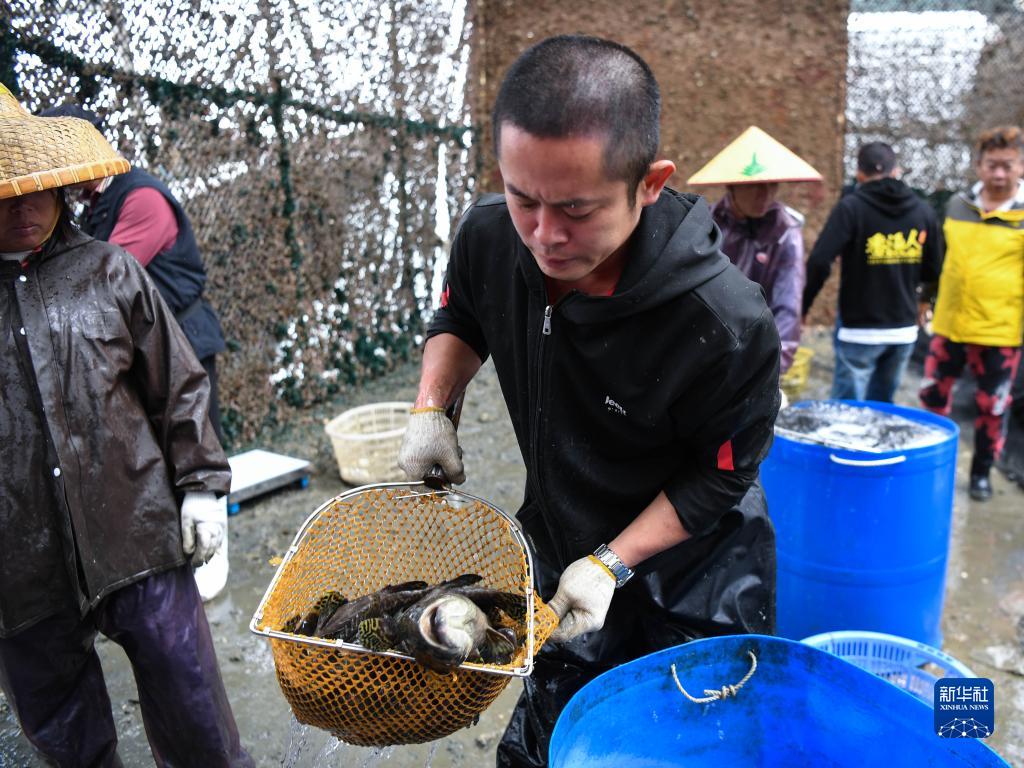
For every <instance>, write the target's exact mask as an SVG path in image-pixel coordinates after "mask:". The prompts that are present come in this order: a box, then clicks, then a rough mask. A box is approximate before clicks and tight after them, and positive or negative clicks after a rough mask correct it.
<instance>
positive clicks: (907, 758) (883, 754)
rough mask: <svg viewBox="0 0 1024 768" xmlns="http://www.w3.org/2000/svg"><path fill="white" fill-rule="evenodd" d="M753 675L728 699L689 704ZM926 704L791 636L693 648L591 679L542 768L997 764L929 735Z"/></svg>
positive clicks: (979, 751) (715, 641)
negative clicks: (749, 653) (750, 673)
mask: <svg viewBox="0 0 1024 768" xmlns="http://www.w3.org/2000/svg"><path fill="white" fill-rule="evenodd" d="M748 650H752V651H753V652H754V654H755V656H756V657H757V669H756V671H755V672H754V674H753V676H751V678H750V680H749V681H748V682H747V683H746V684H745V685H744V686H743V687H742V688H741V689H740V690H739V692H738V694H737V695H736V696H735V697H731V698H728V699H725V700H723V701H716V702H712V703H710V704H694V703H692V702H691V701H689V700H688V699H686V698H685V697H684V696H683V695H682V694H681V693H680V692H679V690H678V689H677V688H676V684H675V682H674V681H673V679H672V673H671V671H670V666H671V665H672V664H675V665H676V673H677V675H678V677H679V681H680V683H681V684H682V685H683V686H684V687H685V688H686V690H687V691H688V692H689V693H690V694H691V695H694V696H697V697H699V696H702V695H703V692H704V689H706V688H721V687H722V685H725V684H733V683H736V682H738V681H739V680H741V679H742V678H743V676H744V675H746V674H747V671H748V670H749V668H750V659H749V657H748V656H747V651H748ZM933 720H934V716H933V712H932V709H931V707H929V706H928V705H926V704H924V703H923V702H921V701H919V700H917V699H915V698H914V697H913V696H908V695H907V694H906V693H904V692H903V691H900V690H899V689H898V688H895V687H894V686H891V685H889V683H887V682H885V681H884V680H882V679H880V678H878V677H875V676H874V675H872V674H871V673H869V672H865V671H864V670H863V669H860V668H859V667H856V666H854V665H853V664H849V663H847V662H845V661H843V660H842V659H840V658H838V657H836V656H833V655H832V654H829V653H825V652H824V651H819V650H818V649H816V648H812V647H811V646H808V645H804V644H802V643H798V642H795V641H792V640H784V639H782V638H776V637H765V636H763V635H740V636H731V637H719V638H709V639H707V640H696V641H694V642H692V643H687V644H686V645H681V646H677V647H675V648H669V649H668V650H665V651H660V652H658V653H654V654H651V655H650V656H645V657H643V658H641V659H637V660H636V661H632V662H630V663H628V664H624V665H622V666H620V667H617V668H616V669H613V670H611V671H610V672H606V673H605V674H603V675H601V676H600V677H598V678H596V679H595V680H592V681H591V682H590V683H588V684H587V685H585V686H584V687H583V688H582V689H580V691H579V692H578V693H577V694H576V695H575V696H573V698H572V699H571V700H570V701H569V703H568V705H567V706H566V708H565V709H564V710H563V712H562V715H561V716H560V717H559V718H558V722H557V723H556V725H555V730H554V733H553V734H552V737H551V747H550V751H549V759H550V766H551V768H613V767H614V768H624V767H626V766H628V767H629V768H669V766H673V767H675V766H686V767H687V768H705V767H706V768H722V767H723V766H730V768H755V767H756V768H776V766H778V767H779V768H783V767H785V768H793V766H814V768H864V767H865V766H887V767H888V768H897V766H898V767H899V768H923V767H924V766H935V767H936V768H937V767H938V766H956V768H971V767H974V768H978V767H981V766H1006V765H1007V763H1006V762H1004V761H1003V760H1002V759H1001V758H1000V757H999V756H998V755H997V754H996V753H995V752H993V751H992V750H991V749H989V748H988V746H987V745H985V743H984V742H982V741H976V740H972V739H943V738H939V737H938V736H937V735H936V734H935V729H934V722H933Z"/></svg>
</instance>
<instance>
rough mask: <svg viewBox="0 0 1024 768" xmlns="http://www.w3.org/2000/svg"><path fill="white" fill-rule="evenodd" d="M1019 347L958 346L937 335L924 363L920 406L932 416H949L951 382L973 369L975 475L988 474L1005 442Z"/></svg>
mask: <svg viewBox="0 0 1024 768" xmlns="http://www.w3.org/2000/svg"><path fill="white" fill-rule="evenodd" d="M1020 350H1021V348H1020V347H987V346H983V345H981V344H960V343H958V342H955V341H950V340H949V339H947V338H946V337H945V336H938V335H936V336H933V337H932V341H931V344H929V346H928V357H927V358H926V359H925V361H924V380H923V381H922V382H921V391H920V393H919V396H920V398H921V404H922V405H923V406H924V407H925V408H927V409H928V410H929V411H932V412H933V413H940V414H942V415H943V416H948V415H949V413H950V411H951V410H952V408H953V397H952V395H953V384H955V383H956V380H957V379H959V378H960V375H961V374H962V373H963V370H964V365H967V367H969V368H970V369H971V373H973V374H974V378H975V380H976V381H977V389H976V390H975V392H974V404H975V406H976V408H977V416H976V417H975V419H974V459H973V461H972V462H971V475H988V473H989V471H990V470H991V469H992V464H993V463H994V462H995V460H996V458H998V456H999V452H1000V451H1002V449H1003V443H1004V442H1005V440H1006V428H1007V415H1008V413H1009V406H1010V385H1011V383H1012V382H1013V377H1014V376H1015V375H1016V372H1017V365H1018V364H1019V363H1020Z"/></svg>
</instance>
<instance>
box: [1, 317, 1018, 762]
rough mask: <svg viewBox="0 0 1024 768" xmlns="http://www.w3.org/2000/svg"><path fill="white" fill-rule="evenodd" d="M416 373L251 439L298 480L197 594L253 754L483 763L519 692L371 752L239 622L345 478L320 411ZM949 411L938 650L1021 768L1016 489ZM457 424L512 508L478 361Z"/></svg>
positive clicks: (406, 384)
mask: <svg viewBox="0 0 1024 768" xmlns="http://www.w3.org/2000/svg"><path fill="white" fill-rule="evenodd" d="M806 343H807V344H808V345H809V346H811V347H812V348H813V349H815V351H816V355H815V358H814V360H813V362H812V371H811V377H810V381H809V383H808V386H807V389H806V391H805V393H804V397H805V398H809V399H816V398H824V397H827V395H828V390H829V386H830V382H831V368H832V354H831V348H830V341H829V337H828V333H827V332H826V331H824V330H821V331H818V332H811V333H808V334H807V339H806ZM416 375H417V372H416V370H415V369H414V368H413V367H411V366H410V367H407V368H404V369H402V370H400V371H398V372H396V373H394V374H392V375H391V376H389V377H388V378H387V379H385V380H382V381H378V382H375V383H373V384H371V385H369V386H367V387H365V388H363V389H360V390H359V391H358V392H354V393H352V394H351V395H350V396H349V397H348V398H347V399H345V400H344V401H340V402H338V403H336V404H334V405H333V406H331V407H330V408H319V409H316V410H314V411H313V412H311V413H310V414H309V415H308V416H307V417H305V418H304V419H303V423H295V424H293V425H292V426H291V427H290V428H288V429H287V430H284V431H283V432H282V433H281V434H279V435H276V436H274V437H273V439H272V440H268V441H267V442H265V443H263V444H261V445H260V446H258V447H264V448H268V449H272V450H275V451H278V452H281V453H287V454H289V455H294V456H299V457H302V458H306V459H309V460H311V461H313V462H314V474H313V475H312V476H311V478H310V484H309V487H308V488H306V489H304V490H299V489H288V490H285V491H281V492H278V493H274V494H272V495H269V496H266V497H264V498H262V499H259V500H256V501H253V502H249V503H246V504H244V505H243V506H242V510H241V513H240V514H239V515H237V516H235V517H232V518H231V522H230V552H229V554H230V560H231V579H230V581H229V585H228V589H227V590H226V591H225V592H224V593H223V594H221V595H220V596H218V597H217V598H216V599H214V600H213V601H212V602H211V603H209V604H208V605H207V614H208V616H209V619H210V623H211V626H212V629H213V633H214V636H215V639H216V643H217V649H218V658H219V660H220V665H221V670H222V673H223V675H224V679H225V684H226V686H227V690H228V694H229V696H230V698H231V702H232V706H233V707H234V711H235V716H236V719H237V721H238V724H239V730H240V732H241V736H242V741H243V743H244V744H245V746H246V747H247V748H248V749H249V751H250V753H251V754H252V755H253V757H254V758H255V760H256V764H257V765H259V766H283V765H284V766H317V767H318V768H326V766H332V767H333V766H355V767H356V768H361V767H363V766H365V768H370V766H376V765H385V766H389V767H393V768H411V767H412V766H424V765H428V764H429V765H431V766H434V768H448V767H449V766H486V765H493V761H494V749H495V745H496V743H497V740H498V738H499V737H500V735H501V732H502V731H503V729H504V726H505V724H506V723H507V721H508V716H509V713H510V712H511V709H512V707H513V705H514V703H515V699H516V696H517V695H518V689H519V684H518V682H516V681H513V682H512V683H511V684H510V685H509V687H508V688H507V689H506V690H505V692H504V693H503V694H502V695H501V697H500V698H499V699H498V700H497V702H496V703H495V704H494V705H492V706H491V707H490V709H488V710H487V711H486V712H485V713H484V715H483V716H482V717H481V720H480V723H479V724H478V725H476V726H474V727H473V728H469V729H465V730H463V731H460V732H459V733H457V734H455V735H454V736H452V737H449V738H447V739H444V740H441V741H439V742H435V743H434V744H431V745H421V746H417V747H397V748H392V749H388V750H384V751H383V752H381V751H377V750H371V749H365V748H354V747H349V746H346V745H341V744H339V743H338V742H337V741H336V740H335V739H333V738H331V737H329V736H328V735H327V734H325V733H323V732H321V731H318V730H316V729H310V728H307V727H305V726H300V725H298V724H297V723H296V722H295V721H294V719H293V717H292V715H291V712H290V710H289V708H288V705H287V703H286V702H285V700H284V698H283V696H282V694H281V692H280V689H279V688H278V685H277V682H276V679H275V677H274V668H273V661H272V658H271V655H270V649H269V645H268V642H267V641H266V640H265V639H263V638H261V637H258V636H255V635H253V634H251V633H250V632H249V630H248V624H249V620H250V618H251V617H252V614H253V612H254V611H255V609H256V606H257V605H258V603H259V601H260V598H261V597H262V596H263V593H264V591H265V590H266V588H267V586H268V585H269V582H270V580H271V578H272V577H273V575H274V570H275V569H274V566H272V565H271V564H270V560H271V558H273V557H274V556H276V555H281V554H283V553H284V552H285V550H286V549H287V547H288V545H289V544H290V543H291V540H292V538H293V537H294V535H295V533H296V531H297V530H298V528H299V526H301V524H302V522H303V521H304V520H305V518H306V517H307V516H308V515H309V514H310V513H311V512H312V511H313V510H314V509H316V507H317V506H318V505H319V504H320V503H322V502H323V501H324V500H326V499H328V498H331V497H332V496H334V495H336V494H338V493H340V492H342V491H344V490H346V489H347V488H348V486H346V485H345V484H343V483H342V482H341V480H340V478H339V477H338V474H337V465H336V464H335V462H334V458H333V455H332V454H331V451H330V447H329V444H328V442H327V439H326V437H325V436H324V434H323V430H322V426H321V425H322V421H323V420H324V419H326V418H329V417H330V416H333V415H336V414H337V413H340V412H341V411H342V410H344V409H345V408H348V407H352V406H355V405H360V404H363V403H368V402H380V401H385V400H403V399H408V400H411V399H412V397H413V394H414V392H415V382H416ZM919 381H920V370H919V367H918V368H917V369H914V368H912V369H911V370H909V371H908V373H907V377H906V379H905V382H904V386H903V387H902V388H901V390H900V393H899V395H898V397H897V402H899V403H901V404H905V405H915V404H916V396H915V392H916V387H917V384H918V382H919ZM958 402H959V401H958ZM954 415H955V416H956V417H957V419H958V420H959V421H960V423H961V428H962V429H963V430H964V435H963V436H962V438H961V444H960V452H959V462H958V476H957V480H958V483H957V493H956V501H955V512H954V532H953V540H952V544H951V548H950V562H949V570H948V574H949V575H948V579H947V594H946V608H945V615H944V619H943V631H944V636H945V650H946V651H947V652H949V653H951V654H952V655H953V656H955V657H956V658H958V659H960V660H961V661H963V662H965V663H966V664H968V665H969V666H971V667H973V669H974V671H975V672H976V674H978V675H979V676H981V677H989V678H991V679H992V680H993V681H994V682H995V686H996V732H995V734H994V735H993V736H992V738H991V739H989V744H990V746H992V747H993V748H995V749H996V750H998V751H999V752H1000V753H1001V754H1002V755H1003V756H1004V757H1005V758H1006V759H1007V760H1008V761H1009V762H1010V763H1011V764H1012V765H1014V766H1015V768H1024V676H1022V675H1024V657H1022V655H1021V654H1020V650H1021V647H1020V645H1019V644H1018V638H1017V635H1016V629H1015V624H1016V621H1017V619H1018V617H1020V616H1021V615H1024V491H1022V490H1021V489H1020V488H1018V487H1017V486H1016V485H1015V484H1012V483H1010V482H1008V481H1007V480H1006V479H1005V478H1004V477H1003V476H1002V475H1000V474H998V473H994V474H993V478H992V480H993V485H994V487H995V498H993V499H992V500H991V501H990V502H988V503H985V504H979V503H976V502H972V501H971V500H970V499H969V498H968V496H967V493H966V484H967V471H968V465H969V461H970V439H971V438H970V435H971V426H970V419H971V418H972V415H971V413H970V411H969V410H966V409H964V408H962V407H959V408H958V409H957V411H956V413H955V414H954ZM460 434H461V436H462V444H463V447H464V450H465V452H466V464H467V476H468V480H467V482H466V484H465V486H464V488H465V489H466V490H467V491H469V492H471V493H474V494H476V495H478V496H481V497H483V498H486V499H488V500H490V501H491V502H492V503H494V504H495V505H497V506H499V507H501V508H502V509H504V510H506V511H507V512H510V513H511V512H514V511H515V509H516V508H517V506H518V503H519V500H520V498H521V492H522V486H523V478H524V473H523V468H522V466H521V460H520V456H519V450H518V447H517V445H516V443H515V438H514V435H513V434H512V430H511V427H510V425H509V423H508V417H507V414H506V413H505V408H504V404H503V402H502V400H501V397H500V393H499V391H498V387H497V384H496V380H495V377H494V375H493V369H492V368H491V367H490V366H487V367H486V368H485V369H484V371H483V372H482V374H481V375H480V376H479V377H478V379H477V380H475V381H474V382H473V384H472V385H471V387H470V390H469V394H468V397H467V403H466V406H465V409H464V412H463V420H462V425H461V427H460ZM254 447H255V446H254ZM98 648H99V653H100V656H101V659H102V661H103V666H104V669H105V670H106V674H107V680H108V687H109V689H110V697H111V703H112V706H113V711H114V717H115V721H116V723H117V727H118V732H119V735H120V754H121V757H122V759H123V761H124V763H125V765H126V766H129V767H132V766H147V765H152V758H151V757H150V754H149V748H148V745H147V743H146V739H145V733H144V731H143V728H142V722H141V717H140V714H139V705H138V697H137V694H136V691H135V687H134V683H133V680H132V677H131V670H130V667H129V665H128V663H127V660H126V658H125V656H124V653H123V652H122V651H121V649H120V648H119V647H117V646H116V645H114V644H113V643H110V642H107V641H103V640H101V641H100V642H99V643H98ZM1014 654H1016V655H1014ZM1014 665H1019V667H1018V671H1017V672H1011V671H1008V670H1009V669H1010V668H1012V667H1014ZM1000 667H1003V668H1000ZM37 765H40V766H41V765H43V763H42V761H39V760H38V759H36V758H34V757H33V753H32V751H31V748H30V746H29V745H28V743H27V741H26V740H25V739H24V737H23V736H21V734H20V731H19V729H18V725H17V722H16V720H15V719H14V717H13V715H12V714H11V712H10V708H9V707H8V705H7V703H6V702H5V701H3V699H2V696H0V767H2V768H6V767H7V766H11V767H12V768H13V767H14V766H37Z"/></svg>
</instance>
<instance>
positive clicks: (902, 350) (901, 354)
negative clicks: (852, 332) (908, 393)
mask: <svg viewBox="0 0 1024 768" xmlns="http://www.w3.org/2000/svg"><path fill="white" fill-rule="evenodd" d="M833 344H834V346H835V352H836V369H835V374H834V378H833V379H832V398H833V399H834V400H877V401H879V402H882V403H891V402H892V398H893V395H895V394H896V389H897V387H899V385H900V379H902V378H903V371H904V370H905V369H906V367H907V361H908V360H909V359H910V353H911V352H912V351H913V349H914V345H913V344H854V343H852V342H849V341H840V340H839V339H838V338H836V339H834V340H833Z"/></svg>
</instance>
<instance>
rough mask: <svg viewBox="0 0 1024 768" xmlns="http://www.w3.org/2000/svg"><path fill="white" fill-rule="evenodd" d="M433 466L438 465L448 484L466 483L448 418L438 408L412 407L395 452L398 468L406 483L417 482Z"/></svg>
mask: <svg viewBox="0 0 1024 768" xmlns="http://www.w3.org/2000/svg"><path fill="white" fill-rule="evenodd" d="M435 464H440V465H441V469H443V470H444V473H445V475H446V476H447V477H448V482H450V483H464V482H466V470H465V467H463V465H462V449H461V448H459V440H458V438H457V437H456V436H455V425H454V424H452V422H451V419H449V418H448V417H447V416H446V415H445V413H444V411H443V410H441V409H439V408H414V409H413V410H412V413H411V414H410V415H409V424H408V426H407V427H406V428H405V435H404V437H403V438H402V447H401V448H399V449H398V466H399V467H401V468H402V470H404V472H405V474H406V475H408V476H409V479H410V480H417V481H418V480H422V479H423V478H424V476H425V475H426V474H427V472H429V471H430V470H431V468H432V467H433V466H434V465H435Z"/></svg>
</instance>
